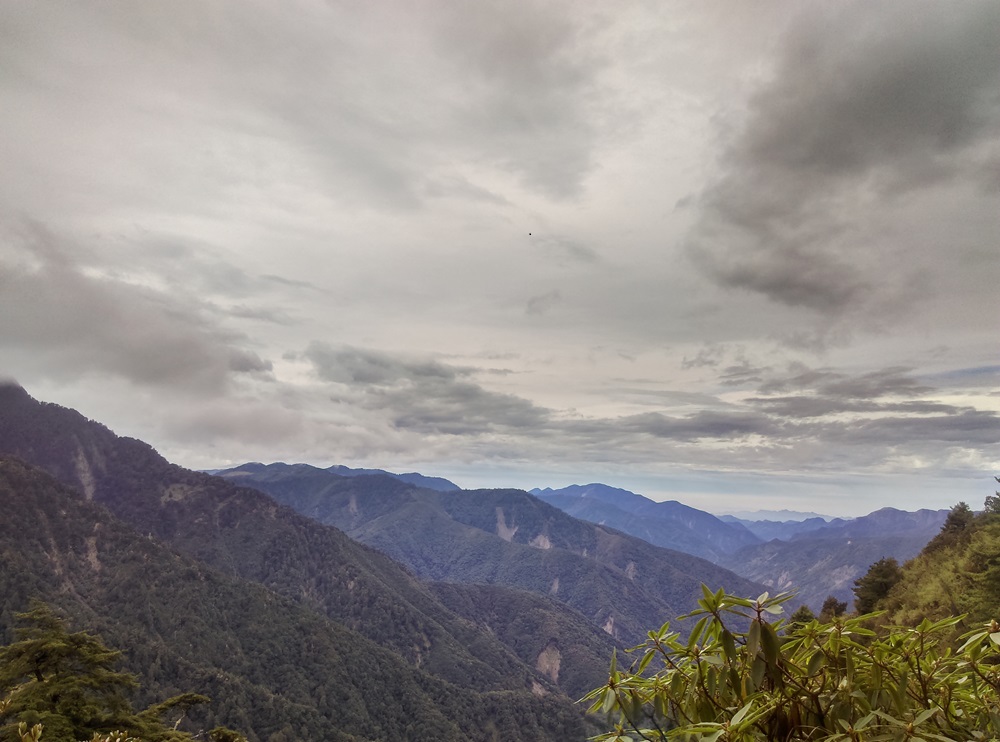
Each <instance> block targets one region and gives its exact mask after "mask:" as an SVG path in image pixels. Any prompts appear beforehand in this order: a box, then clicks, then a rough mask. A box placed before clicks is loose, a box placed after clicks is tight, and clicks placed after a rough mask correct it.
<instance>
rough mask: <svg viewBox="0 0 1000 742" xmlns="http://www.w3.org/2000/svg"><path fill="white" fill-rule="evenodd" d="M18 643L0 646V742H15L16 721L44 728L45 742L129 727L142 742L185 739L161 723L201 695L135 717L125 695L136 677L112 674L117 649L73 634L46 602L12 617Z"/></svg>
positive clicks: (179, 698) (178, 698) (200, 699)
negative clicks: (0, 703) (0, 701)
mask: <svg viewBox="0 0 1000 742" xmlns="http://www.w3.org/2000/svg"><path fill="white" fill-rule="evenodd" d="M17 618H18V620H19V621H20V622H21V626H19V627H18V628H17V629H16V632H15V635H16V641H15V642H14V643H13V644H10V645H8V646H5V647H0V699H3V704H2V706H0V740H2V742H18V741H19V740H20V735H19V734H18V733H17V727H18V725H19V724H22V723H23V724H26V725H27V726H28V727H32V728H35V727H36V725H39V724H40V725H41V726H42V728H43V730H44V737H43V739H44V740H45V742H76V740H81V739H90V738H92V737H93V736H94V735H95V734H97V735H106V734H109V733H110V732H113V731H116V730H127V731H128V733H129V734H131V735H133V736H136V737H141V738H142V739H143V740H144V742H183V741H186V740H190V739H191V737H190V735H187V734H184V733H182V732H178V731H176V730H174V729H171V728H168V727H167V726H166V725H165V724H164V723H163V720H162V718H161V715H162V714H165V713H168V712H171V711H178V710H179V711H181V712H183V711H184V710H186V709H187V708H188V707H190V706H191V705H193V704H196V703H203V702H206V701H208V699H207V698H205V697H204V696H199V695H196V694H190V693H189V694H184V695H181V696H176V697H174V698H171V699H169V700H168V701H165V702H163V703H160V704H157V705H156V706H153V707H151V708H150V709H147V710H146V711H143V712H139V713H137V712H135V711H134V710H133V708H132V705H131V703H130V702H129V698H128V693H129V691H131V690H132V689H133V688H135V686H136V681H135V678H134V677H133V676H132V675H129V674H128V673H123V672H120V671H118V670H116V669H115V665H116V663H117V661H118V658H119V656H120V655H121V653H120V652H118V651H116V650H113V649H109V648H108V647H107V646H105V645H104V643H103V642H102V641H101V640H100V639H99V638H98V637H96V636H94V635H92V634H88V633H87V632H84V631H79V632H75V633H70V632H69V631H68V630H67V628H66V624H65V622H64V621H63V620H62V619H61V618H60V617H59V616H57V615H56V614H55V613H54V612H53V610H52V609H51V608H50V607H49V606H47V605H45V604H44V603H39V602H36V603H34V604H33V605H32V607H31V610H29V611H28V612H27V613H19V614H17Z"/></svg>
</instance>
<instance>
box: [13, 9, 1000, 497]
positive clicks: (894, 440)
mask: <svg viewBox="0 0 1000 742" xmlns="http://www.w3.org/2000/svg"><path fill="white" fill-rule="evenodd" d="M0 63H2V64H0V69H2V70H3V72H2V74H0V95H3V98H4V100H5V103H6V104H7V105H5V106H4V107H3V109H2V110H0V125H2V127H3V131H4V137H3V138H0V163H2V164H3V167H2V168H0V313H2V314H0V316H2V317H3V322H2V323H0V375H2V376H4V377H14V378H16V379H18V380H19V381H20V382H21V383H22V384H24V385H25V386H26V387H27V388H28V390H29V392H31V393H33V394H35V395H37V396H39V397H42V398H46V399H51V400H52V401H57V402H60V403H63V404H68V405H72V406H75V407H78V408H80V409H82V410H83V411H84V412H85V413H86V414H88V415H89V416H91V417H94V418H97V419H101V420H102V421H105V422H107V423H109V424H111V425H112V426H113V427H115V428H116V429H117V430H118V431H119V432H121V433H124V434H130V435H136V436H139V437H143V438H146V439H148V440H150V442H152V443H153V444H154V445H156V446H158V447H159V448H161V449H162V450H163V451H164V452H165V453H166V454H167V455H168V456H170V457H171V458H173V459H175V460H177V461H179V462H180V463H184V464H187V465H191V466H201V467H210V466H215V465H219V464H230V463H239V462H242V461H244V460H248V459H259V460H276V459H284V460H304V461H312V462H315V463H344V464H350V465H373V466H380V467H386V468H394V467H398V468H407V469H410V468H421V469H424V470H426V471H427V473H429V474H437V475H442V476H452V477H454V478H456V479H458V480H459V481H460V483H463V484H468V485H503V484H518V485H522V486H546V485H552V486H558V485H562V484H568V483H571V482H574V481H583V480H594V479H601V480H604V481H607V482H609V483H611V484H616V485H619V486H631V487H633V488H636V489H638V490H639V491H643V492H644V493H646V494H649V495H652V496H655V497H663V498H666V497H675V496H676V497H694V498H695V500H692V504H694V505H698V506H702V507H720V508H721V507H723V506H724V505H725V504H726V503H733V504H734V505H738V506H739V508H740V509H748V508H749V509H752V507H753V506H754V505H755V504H756V505H759V506H762V507H763V506H767V505H768V503H769V502H774V503H775V504H777V503H778V499H780V498H784V499H781V503H780V504H781V505H782V506H793V507H794V506H796V505H801V507H799V508H798V509H805V510H809V509H817V508H820V506H819V505H816V504H813V503H809V502H806V500H808V498H809V497H811V496H822V497H823V504H824V505H826V506H828V507H826V510H827V511H830V512H850V511H854V510H857V509H858V508H863V507H869V506H870V507H874V506H877V505H879V504H897V505H903V506H912V505H915V504H917V503H916V502H914V501H912V497H911V495H910V494H908V493H913V492H916V491H920V492H921V493H922V494H921V495H920V497H921V498H923V499H921V500H920V504H928V505H933V506H936V507H945V506H947V505H949V504H951V503H952V502H953V501H954V500H956V499H961V498H965V499H969V500H970V501H975V500H976V499H978V497H979V496H980V493H979V490H981V489H982V488H983V487H984V486H985V487H987V489H988V486H989V481H990V480H989V479H988V476H989V474H990V472H991V471H994V470H996V469H998V468H1000V459H998V458H997V454H996V452H997V450H998V448H997V443H998V442H1000V441H998V437H1000V434H998V417H997V416H998V414H1000V397H998V396H997V394H996V389H998V388H1000V371H998V368H997V365H996V330H997V317H1000V295H998V292H997V289H996V287H997V286H998V285H1000V252H998V251H997V249H996V237H997V235H998V234H1000V214H998V210H997V209H996V200H997V195H998V192H1000V9H998V6H997V4H996V3H994V2H986V1H984V0H974V1H972V2H966V3H961V4H949V5H943V4H940V3H932V2H919V3H918V4H916V5H913V4H908V5H905V6H904V5H897V4H871V3H862V2H851V3H839V4H837V5H835V6H834V5H830V4H828V3H818V2H806V3H794V4H793V3H791V2H784V1H782V0H775V2H763V3H756V4H755V5H754V7H753V9H752V10H751V9H748V10H746V11H744V10H741V9H739V8H735V7H729V8H726V9H724V10H723V9H715V8H713V7H710V6H707V5H706V4H704V3H695V2H687V1H686V0H677V1H676V2H670V3H668V4H666V5H662V6H650V5H649V4H644V3H631V2H626V3H623V4H616V5H614V6H610V5H607V4H605V3H597V2H583V3H580V2H574V3H563V2H554V3H553V2H544V3H543V2H528V3H522V4H520V5H519V6H518V12H517V13H514V12H512V11H511V9H510V7H509V5H508V4H503V3H499V2H493V1H492V0H491V1H490V2H481V3H465V4H462V3H451V2H439V1H438V0H427V1H426V2H420V3H416V4H413V3H403V2H388V3H380V4H368V5H363V4H362V5H357V4H355V5H351V4H349V3H340V2H331V3H314V2H309V1H307V0H302V1H301V2H299V1H298V0H296V1H295V2H293V3H291V5H287V4H286V5H282V6H280V7H278V6H276V5H274V4H273V3H267V2H263V1H257V0H253V1H252V2H235V0H212V1H211V2H206V3H196V4H181V5H176V4H174V5H170V6H169V7H168V6H165V5H159V4H152V3H146V4H135V5H132V6H128V7H124V6H121V5H97V6H93V7H88V8H86V9H83V8H82V7H81V6H80V5H79V4H76V3H71V2H63V1H61V0H39V1H38V2H33V3H8V4H5V5H3V6H2V7H0ZM894 480H895V481H898V482H900V483H902V482H905V486H899V487H894V486H893V485H892V482H893V481H894ZM984 482H985V485H984ZM921 483H923V484H921ZM866 487H871V488H873V490H872V491H875V490H877V491H878V493H879V495H878V498H879V499H878V502H875V501H874V500H873V497H874V496H868V497H866V496H865V488H866ZM749 497H753V498H756V500H755V501H754V502H751V503H748V502H746V501H745V498H749ZM789 498H801V499H803V502H801V503H794V502H790V501H789ZM820 509H822V508H820Z"/></svg>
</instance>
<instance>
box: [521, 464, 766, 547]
mask: <svg viewBox="0 0 1000 742" xmlns="http://www.w3.org/2000/svg"><path fill="white" fill-rule="evenodd" d="M531 492H532V494H534V495H535V496H536V497H539V498H540V499H542V500H544V501H545V502H547V503H549V504H551V505H554V506H556V507H557V508H559V509H560V510H563V511H564V512H566V513H569V514H570V515H572V516H574V517H577V518H581V519H583V520H587V521H590V522H592V523H599V524H602V525H606V526H610V527H612V528H617V529H618V530H620V531H624V532H625V533H628V534H630V535H632V536H637V537H638V538H641V539H644V540H646V541H648V542H650V543H651V544H655V545H657V546H663V547H666V548H669V549H676V550H677V551H683V552H685V553H687V554H693V555H695V556H700V557H702V558H704V559H708V560H710V561H713V562H716V563H721V562H722V561H724V560H725V557H726V555H728V554H732V553H734V552H736V551H738V550H739V549H741V548H743V547H745V546H749V545H750V544H756V543H760V539H759V538H758V537H757V536H755V535H754V534H753V533H751V532H750V531H748V530H747V529H746V528H745V527H744V526H743V524H740V523H726V522H724V521H722V520H720V519H719V518H717V517H716V516H714V515H712V514H710V513H706V512H704V511H703V510H698V509H697V508H692V507H690V506H688V505H684V504H683V503H680V502H677V501H676V500H669V501H666V502H656V501H654V500H650V499H649V498H647V497H643V496H642V495H638V494H636V493H634V492H629V491H628V490H624V489H619V488H617V487H610V486H608V485H606V484H596V483H595V484H586V485H578V484H577V485H571V486H569V487H563V488H561V489H558V490H553V489H550V488H545V489H533V490H531Z"/></svg>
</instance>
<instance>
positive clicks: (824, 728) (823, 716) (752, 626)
mask: <svg viewBox="0 0 1000 742" xmlns="http://www.w3.org/2000/svg"><path fill="white" fill-rule="evenodd" d="M702 589H703V591H704V597H703V599H702V600H700V601H699V607H698V609H697V610H695V611H693V612H692V613H691V614H688V616H683V617H682V618H687V617H698V619H699V620H698V622H697V624H696V625H695V626H694V629H693V630H692V631H691V634H690V635H689V637H688V638H687V640H686V641H681V639H680V635H679V634H678V633H677V632H675V631H671V630H670V625H669V623H667V624H664V625H663V626H662V627H661V628H660V629H659V630H657V631H651V632H649V638H648V639H647V641H646V642H645V644H643V645H640V646H639V647H636V648H635V649H633V650H630V651H632V652H636V653H637V654H638V659H637V660H636V661H635V663H634V664H633V665H632V667H631V668H630V669H629V670H628V671H620V670H618V669H617V666H616V662H615V661H614V660H613V661H612V665H611V672H610V677H609V679H608V683H607V684H606V685H604V686H602V687H600V688H597V689H596V690H594V691H591V693H590V694H588V695H587V697H586V699H585V700H588V701H591V702H592V705H591V708H590V711H591V712H603V713H606V714H608V715H609V717H610V719H611V721H612V723H614V725H615V728H614V730H613V731H612V732H610V733H608V734H604V735H601V736H599V737H596V738H595V739H596V740H602V741H604V742H628V741H633V740H701V741H702V742H723V741H725V742H750V741H755V742H756V741H757V740H768V741H772V742H773V741H775V740H786V741H787V740H824V741H829V742H832V741H834V740H844V741H847V740H866V741H870V742H875V741H881V740H935V741H942V740H943V741H950V740H989V739H993V740H995V739H997V735H998V733H1000V705H998V703H1000V664H998V663H1000V624H997V622H996V621H993V622H991V623H990V624H989V625H987V626H986V627H984V628H980V629H978V630H976V631H972V632H969V633H967V634H965V635H964V636H962V638H961V640H960V641H961V646H960V648H959V649H957V650H953V649H952V648H951V644H950V642H949V640H950V639H951V637H953V634H954V631H953V629H954V627H955V625H956V624H957V623H958V622H959V621H960V618H958V617H955V618H946V619H943V620H940V621H935V622H931V621H929V620H924V621H923V622H921V623H920V624H919V625H918V626H916V627H899V626H896V627H878V628H872V626H873V625H874V624H875V622H874V621H872V620H871V619H872V618H874V617H875V616H877V615H879V614H868V615H864V616H856V617H846V618H835V619H834V620H832V621H830V622H827V623H820V622H819V621H816V620H813V621H810V622H808V623H804V624H798V625H790V626H789V627H788V628H787V630H786V628H785V627H784V626H783V624H782V622H781V621H780V620H779V619H778V617H779V616H780V615H781V614H782V613H783V611H784V609H783V608H782V604H783V603H785V602H786V601H788V600H789V599H790V598H791V597H792V596H791V595H790V594H782V595H777V596H773V597H771V596H769V595H768V594H767V593H764V594H763V595H761V596H759V597H758V598H757V599H756V600H751V599H746V598H739V597H736V596H733V595H727V594H725V593H724V592H723V591H722V590H719V591H718V592H716V593H713V592H712V591H711V590H709V589H708V588H706V587H704V586H703V588H702ZM740 625H742V626H745V627H746V630H745V631H738V630H736V628H735V627H736V626H740Z"/></svg>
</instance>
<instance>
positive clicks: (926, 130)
mask: <svg viewBox="0 0 1000 742" xmlns="http://www.w3.org/2000/svg"><path fill="white" fill-rule="evenodd" d="M998 96H1000V6H997V4H996V3H993V2H988V1H987V2H969V3H962V4H960V5H955V4H940V3H919V4H917V5H914V4H906V5H901V4H877V5H872V4H870V3H846V4H845V3H838V4H836V5H828V4H821V5H819V6H813V8H812V9H811V10H810V11H809V12H806V13H803V14H802V16H801V18H800V19H799V21H798V22H796V23H794V24H793V25H792V28H791V31H790V33H789V34H788V36H787V40H786V42H785V48H784V52H783V56H782V57H781V58H780V60H779V61H778V64H777V68H776V70H775V72H774V75H773V79H772V80H770V81H769V82H768V83H767V84H765V85H764V86H763V87H762V89H761V90H760V91H759V92H758V94H757V95H756V96H755V97H753V98H752V99H751V102H750V109H749V116H748V121H747V124H746V127H745V129H744V131H743V132H742V134H741V135H740V136H739V137H738V138H737V139H736V140H735V141H734V142H733V144H732V146H731V147H730V148H729V150H728V151H727V152H726V154H725V156H724V158H723V162H724V165H725V167H726V171H725V173H724V175H723V176H722V177H721V179H720V180H719V181H718V182H717V183H716V184H715V185H714V186H713V187H711V188H710V189H709V190H707V191H706V192H705V194H704V195H703V197H702V208H703V218H702V222H701V224H700V226H699V227H698V228H697V229H696V231H695V233H694V234H693V235H692V240H691V249H692V253H693V255H694V256H695V259H696V261H697V263H698V264H699V265H700V266H701V267H702V269H703V270H704V271H706V272H707V274H708V275H709V276H710V277H712V278H713V279H714V280H715V281H717V282H718V283H719V284H721V285H723V286H726V287H730V288H738V289H745V290H748V291H751V292H755V293H758V294H762V295H764V296H766V297H768V298H770V299H772V300H774V301H776V302H779V303H782V304H785V305H788V306H791V307H802V308H806V309H811V310H815V311H816V312H817V313H819V314H821V315H827V316H831V317H837V316H841V315H844V314H845V313H853V314H857V313H858V312H859V311H861V310H865V311H868V312H871V311H873V309H874V308H875V307H881V309H882V311H883V312H884V311H885V310H886V308H888V307H892V306H894V305H900V304H905V303H908V302H911V301H913V300H915V299H917V298H919V297H920V295H921V293H922V292H920V291H919V290H916V289H917V287H918V285H919V282H920V281H921V280H922V278H921V275H920V273H919V267H920V263H921V260H919V259H914V258H915V257H917V256H915V255H911V260H910V262H909V263H908V264H907V263H905V262H900V261H899V253H897V252H893V251H889V250H888V249H887V248H886V247H885V246H884V245H883V244H882V242H883V240H882V236H881V235H880V234H879V233H878V232H873V231H865V230H866V228H867V229H869V230H875V229H879V228H877V227H875V224H876V223H877V219H876V217H875V215H876V214H877V213H878V211H879V210H885V209H886V207H887V206H891V207H893V208H897V207H899V208H902V206H903V204H905V203H906V199H905V197H904V194H907V193H908V192H912V191H914V190H917V189H921V188H926V187H929V186H931V185H935V184H940V183H941V182H944V181H956V180H957V181H966V182H969V183H975V182H977V179H979V178H980V176H979V175H978V173H979V172H980V170H981V168H982V167H983V165H984V161H983V158H984V157H994V156H995V152H996V147H997V145H1000V138H998V132H1000V105H998V104H997V100H998ZM990 152H993V153H994V154H993V155H990V154H989V153H990ZM983 238H985V235H980V239H983ZM918 242H919V240H914V243H915V244H916V243H918ZM950 247H951V246H949V245H946V244H939V245H936V246H928V247H925V248H923V249H927V250H933V251H935V252H940V251H941V250H945V249H949V248H950ZM911 252H912V251H911Z"/></svg>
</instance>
